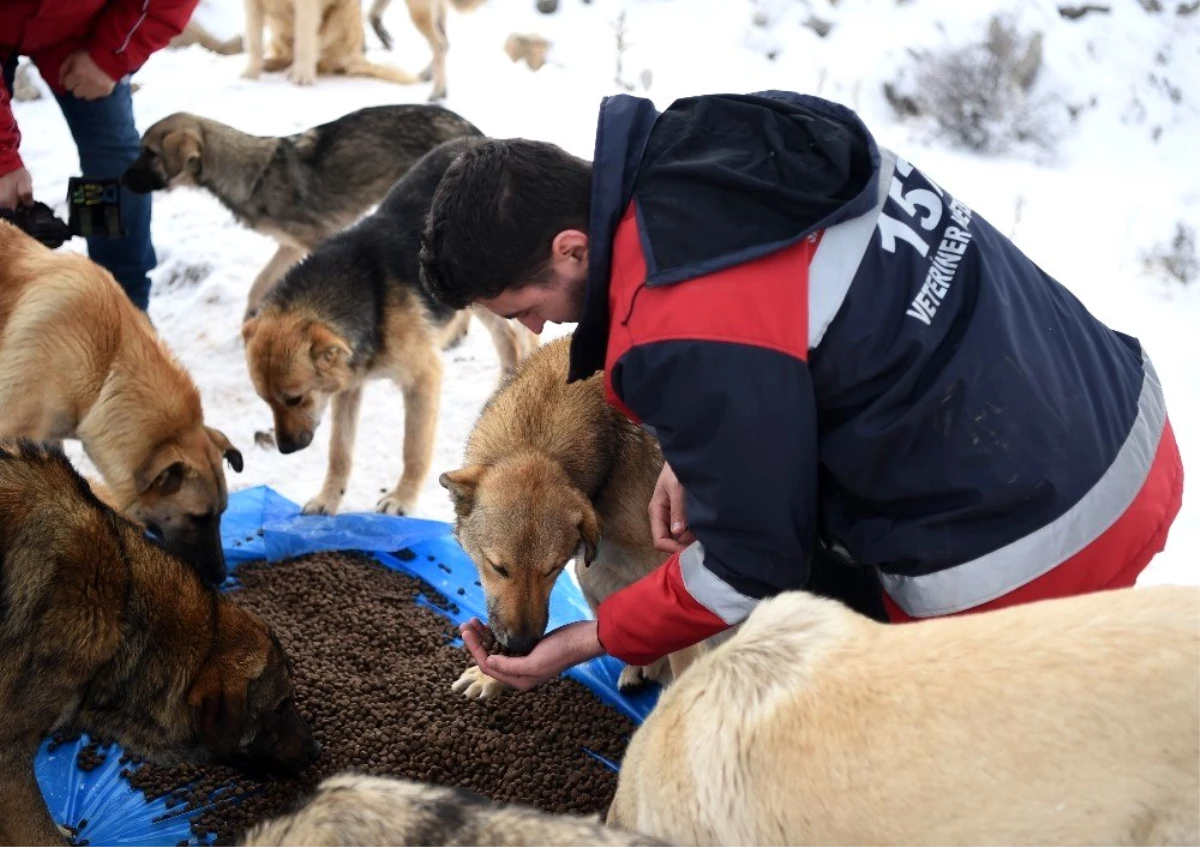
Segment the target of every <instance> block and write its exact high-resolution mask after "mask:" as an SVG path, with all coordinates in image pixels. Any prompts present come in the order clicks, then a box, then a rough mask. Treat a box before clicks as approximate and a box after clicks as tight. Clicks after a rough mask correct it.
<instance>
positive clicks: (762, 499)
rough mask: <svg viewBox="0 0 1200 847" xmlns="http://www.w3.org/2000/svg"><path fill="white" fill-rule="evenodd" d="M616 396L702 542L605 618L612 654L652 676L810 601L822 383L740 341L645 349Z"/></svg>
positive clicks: (631, 357)
mask: <svg viewBox="0 0 1200 847" xmlns="http://www.w3.org/2000/svg"><path fill="white" fill-rule="evenodd" d="M612 380H613V387H614V389H615V390H616V391H617V393H618V394H620V396H621V399H622V401H623V402H624V403H625V405H626V406H628V408H629V409H630V410H631V411H632V412H633V413H634V414H635V415H636V416H637V417H638V418H640V419H641V420H642V422H643V423H644V424H648V425H650V426H651V427H652V428H653V429H654V431H655V433H656V435H657V437H658V439H659V442H660V444H661V445H662V450H663V454H664V456H665V458H666V460H667V461H668V462H669V463H670V465H671V467H672V469H673V470H674V471H675V474H676V476H677V477H678V478H679V481H680V483H681V484H682V486H683V488H684V491H685V492H686V506H687V518H688V525H689V528H690V529H691V530H692V532H693V533H694V534H695V536H696V538H697V541H696V543H694V544H693V545H691V546H690V547H688V548H687V549H686V550H684V551H683V552H682V553H679V554H677V555H674V556H672V557H671V558H670V559H668V560H667V561H666V562H665V563H664V564H663V565H662V566H660V567H659V568H658V569H656V570H655V571H654V572H653V573H651V574H650V575H649V576H647V577H645V578H643V579H641V580H639V581H638V582H636V583H634V584H633V585H630V586H628V587H627V588H625V589H622V590H621V591H618V592H616V593H614V594H613V595H611V596H610V597H608V598H607V599H606V600H605V601H604V603H602V604H601V606H600V608H599V609H598V611H597V619H598V626H599V637H600V640H601V643H603V645H604V647H605V650H606V651H607V652H608V653H609V654H611V655H613V656H616V657H617V658H619V659H621V660H622V661H625V662H627V663H629V664H637V665H644V664H649V663H650V662H652V661H654V660H656V659H658V658H660V657H662V656H664V655H666V654H668V653H672V652H674V651H676V650H680V649H682V648H684V647H687V646H689V645H691V644H695V643H698V642H699V641H702V640H704V639H705V638H707V637H709V636H710V635H714V634H716V633H717V632H720V631H722V630H724V629H726V628H728V627H729V626H733V625H735V624H737V623H740V622H741V621H742V620H743V619H745V617H746V616H747V615H749V613H750V611H751V610H752V609H753V608H754V606H755V605H756V604H757V603H758V601H759V600H760V599H763V598H766V597H768V596H772V595H774V594H777V593H779V592H780V591H785V590H789V589H796V588H802V587H803V586H804V585H805V584H806V582H807V579H808V568H809V562H810V559H811V556H812V548H813V543H814V538H815V527H816V489H817V436H816V433H817V423H816V405H815V398H814V394H813V386H812V379H811V376H810V374H809V371H808V367H807V365H806V364H805V362H804V361H802V360H800V359H798V358H796V357H795V356H794V355H792V354H789V353H786V352H781V351H778V350H774V349H769V348H767V347H762V346H754V345H751V344H742V343H733V342H728V341H700V340H697V341H689V340H671V341H662V342H656V343H651V344H645V345H640V346H635V347H633V348H632V349H630V350H629V351H627V352H626V353H625V354H624V356H622V357H621V359H619V360H618V362H617V363H616V365H615V366H614V368H613V375H612Z"/></svg>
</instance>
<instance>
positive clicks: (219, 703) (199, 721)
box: [187, 661, 249, 761]
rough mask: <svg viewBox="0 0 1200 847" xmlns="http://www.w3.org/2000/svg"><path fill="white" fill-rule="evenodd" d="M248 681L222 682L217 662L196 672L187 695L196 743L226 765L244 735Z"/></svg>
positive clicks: (212, 662) (224, 680)
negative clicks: (194, 727) (196, 674)
mask: <svg viewBox="0 0 1200 847" xmlns="http://www.w3.org/2000/svg"><path fill="white" fill-rule="evenodd" d="M248 690H249V680H246V679H241V680H228V679H225V678H223V674H222V672H221V664H220V662H219V661H210V662H209V663H208V664H207V665H205V667H204V668H203V669H202V670H201V671H200V675H199V676H197V677H196V681H195V682H193V683H192V687H191V689H190V690H189V691H188V695H187V705H188V709H189V710H190V711H191V714H192V719H193V721H194V722H195V726H196V729H197V730H198V731H199V734H200V739H201V741H203V743H204V746H205V747H207V748H208V749H209V750H211V751H212V752H213V754H214V756H215V757H216V758H217V759H218V760H219V761H228V760H229V759H230V758H231V757H232V756H233V754H234V753H236V752H237V749H238V746H239V745H240V744H241V742H242V735H243V734H244V733H245V731H246V698H247V693H248Z"/></svg>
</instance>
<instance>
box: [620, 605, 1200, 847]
mask: <svg viewBox="0 0 1200 847" xmlns="http://www.w3.org/2000/svg"><path fill="white" fill-rule="evenodd" d="M608 822H609V823H610V824H614V825H616V826H619V827H622V828H625V829H631V828H635V829H637V830H639V831H642V832H646V833H648V834H650V835H653V836H655V837H657V838H663V839H666V840H667V841H669V842H671V843H686V844H1192V845H1194V844H1197V843H1200V588H1197V587H1175V586H1161V587H1155V588H1132V589H1119V590H1112V591H1103V592H1099V593H1095V594H1087V595H1083V596H1077V597H1070V598H1066V599H1058V600H1045V601H1041V602H1037V603H1031V604H1028V605H1024V606H1015V607H1011V608H1006V609H1000V610H997V611H989V612H980V613H976V614H970V615H963V616H958V617H948V618H936V619H929V620H924V621H920V622H918V623H911V624H891V625H889V624H880V623H876V622H875V621H872V620H870V619H869V618H867V617H864V616H862V615H859V614H857V613H855V612H852V611H850V609H848V608H847V607H845V606H843V605H841V604H840V603H837V602H836V601H833V600H827V599H823V598H819V597H816V596H814V595H812V594H808V593H805V592H789V593H785V594H781V595H779V596H777V597H775V598H774V599H771V600H768V601H766V602H764V603H762V604H760V605H759V606H758V607H757V608H756V609H755V611H754V612H753V613H752V614H751V615H750V617H749V618H748V619H747V620H746V621H745V622H743V623H742V628H741V630H740V631H739V632H738V633H737V634H736V635H735V636H733V638H731V639H730V640H729V641H727V642H726V643H725V644H723V645H722V646H720V647H719V648H717V649H716V650H714V651H712V652H710V653H709V654H708V655H706V656H704V657H702V658H700V659H699V660H698V661H697V662H696V663H695V664H693V665H692V667H691V668H689V669H688V672H687V673H686V674H685V675H684V677H683V678H682V679H681V680H679V682H678V683H676V684H675V685H673V686H671V687H670V688H669V689H667V690H666V691H665V692H664V693H663V696H662V698H661V699H660V700H659V702H658V705H657V706H656V707H655V709H654V711H653V712H651V713H650V716H649V717H648V718H647V719H646V721H645V723H644V724H643V725H642V726H641V727H640V728H639V729H638V730H637V731H636V732H634V734H633V738H632V740H631V741H630V744H629V749H628V751H627V752H626V754H625V758H624V761H622V762H621V773H620V777H619V780H618V783H617V793H616V797H615V798H614V800H613V803H612V806H611V808H610V809H609V813H608Z"/></svg>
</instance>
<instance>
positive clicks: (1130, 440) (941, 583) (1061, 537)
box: [880, 358, 1167, 618]
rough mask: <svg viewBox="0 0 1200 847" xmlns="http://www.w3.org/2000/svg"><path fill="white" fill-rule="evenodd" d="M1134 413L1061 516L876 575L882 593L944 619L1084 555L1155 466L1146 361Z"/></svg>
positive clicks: (1156, 419)
mask: <svg viewBox="0 0 1200 847" xmlns="http://www.w3.org/2000/svg"><path fill="white" fill-rule="evenodd" d="M1143 367H1144V368H1145V376H1144V378H1143V380H1142V390H1141V394H1140V395H1139V397H1138V414H1137V418H1136V419H1135V420H1134V422H1133V426H1132V427H1131V428H1130V430H1129V435H1128V436H1126V438H1125V443H1124V444H1122V445H1121V449H1120V450H1119V451H1117V455H1116V458H1115V459H1114V460H1113V463H1112V464H1111V465H1109V466H1108V469H1107V470H1106V471H1105V472H1104V475H1103V476H1101V477H1100V479H1099V480H1098V481H1097V482H1096V484H1095V485H1093V486H1092V487H1091V489H1090V490H1089V491H1088V492H1087V493H1086V494H1084V495H1083V497H1081V498H1080V499H1079V502H1077V503H1076V504H1075V505H1074V506H1072V507H1071V508H1070V509H1068V510H1067V511H1066V513H1065V514H1063V515H1062V517H1060V518H1058V519H1057V520H1055V521H1053V522H1052V523H1049V524H1046V525H1045V526H1044V527H1042V528H1040V529H1038V530H1035V531H1034V532H1031V533H1030V534H1029V535H1027V536H1025V537H1024V538H1020V539H1018V540H1016V541H1014V542H1012V543H1011V544H1009V545H1007V546H1005V547H1001V548H1000V549H999V550H996V551H995V552H993V553H988V554H987V555H986V556H980V557H979V558H978V559H972V560H971V561H969V562H965V563H964V564H961V565H956V566H954V567H952V568H947V569H946V570H943V571H938V572H936V573H931V574H925V575H923V576H899V575H896V574H887V573H880V578H881V579H882V581H883V587H884V589H885V590H886V591H887V593H888V594H889V595H890V596H891V598H892V599H893V600H895V601H896V605H898V606H899V607H900V608H901V609H903V610H904V611H905V612H906V613H908V614H909V615H910V616H912V617H915V618H927V617H933V616H936V615H947V614H952V613H954V612H961V611H963V610H964V609H970V608H974V607H975V606H978V605H980V604H982V603H986V602H988V601H989V600H994V599H996V598H997V597H1002V596H1004V595H1005V594H1007V593H1009V592H1010V591H1014V590H1016V589H1018V588H1020V587H1021V586H1022V585H1025V584H1027V583H1029V582H1032V581H1033V580H1035V579H1037V578H1038V577H1040V576H1042V575H1043V574H1046V573H1048V572H1049V571H1051V570H1053V569H1054V568H1056V567H1058V566H1059V565H1060V564H1062V563H1063V562H1065V561H1067V560H1068V559H1070V558H1071V557H1072V556H1074V555H1075V554H1076V553H1078V552H1079V551H1081V550H1083V549H1084V548H1085V547H1087V546H1088V545H1089V544H1091V543H1092V542H1093V541H1095V540H1096V539H1097V538H1099V537H1100V536H1101V535H1103V534H1104V533H1105V532H1106V531H1107V530H1108V528H1109V527H1111V526H1112V525H1113V524H1114V523H1116V521H1117V519H1118V518H1120V517H1121V515H1123V514H1124V513H1125V510H1126V509H1128V508H1129V506H1130V504H1132V503H1133V501H1134V499H1135V498H1136V497H1137V495H1138V493H1139V492H1140V491H1141V490H1142V486H1143V485H1145V483H1146V478H1147V477H1148V476H1149V475H1150V468H1151V467H1152V466H1153V464H1154V457H1155V455H1156V454H1157V453H1158V444H1159V441H1161V439H1162V434H1163V428H1164V426H1165V424H1166V420H1167V407H1166V403H1165V401H1164V400H1163V394H1162V385H1161V384H1160V383H1159V381H1158V374H1156V373H1155V372H1154V366H1153V365H1151V364H1150V360H1149V359H1146V358H1143Z"/></svg>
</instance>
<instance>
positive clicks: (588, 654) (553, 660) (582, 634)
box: [460, 618, 604, 691]
mask: <svg viewBox="0 0 1200 847" xmlns="http://www.w3.org/2000/svg"><path fill="white" fill-rule="evenodd" d="M460 632H461V633H462V639H463V643H464V644H466V645H467V649H468V650H469V651H470V652H471V656H472V657H473V658H474V659H475V663H476V664H477V665H479V667H480V668H481V669H482V670H483V672H484V673H485V674H487V675H488V676H490V677H492V678H493V679H498V680H500V681H501V682H503V683H505V684H507V685H511V686H512V687H513V688H516V689H517V690H519V691H528V690H529V689H531V688H533V687H534V686H536V685H541V684H542V683H543V682H546V681H547V680H550V679H554V677H556V676H558V675H559V674H561V673H562V672H563V671H565V670H566V669H567V668H570V667H574V666H575V665H578V664H580V663H582V662H586V661H587V660H589V659H594V658H596V657H597V656H603V655H604V648H603V647H601V646H600V639H599V638H598V637H597V636H596V622H595V621H577V622H576V623H571V624H567V625H566V626H560V627H559V628H558V629H556V630H554V631H553V632H551V633H550V634H549V635H547V636H546V637H545V638H543V639H542V640H541V641H539V642H538V645H537V646H536V647H534V648H533V651H532V652H531V653H530V654H529V655H528V656H491V655H488V651H487V650H486V649H485V648H484V646H483V644H484V641H485V639H487V638H488V636H489V635H490V633H489V632H488V629H487V627H486V626H484V625H483V624H482V623H481V622H480V621H479V619H478V618H471V619H470V620H469V621H467V622H466V623H465V624H463V625H462V627H461V628H460Z"/></svg>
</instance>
